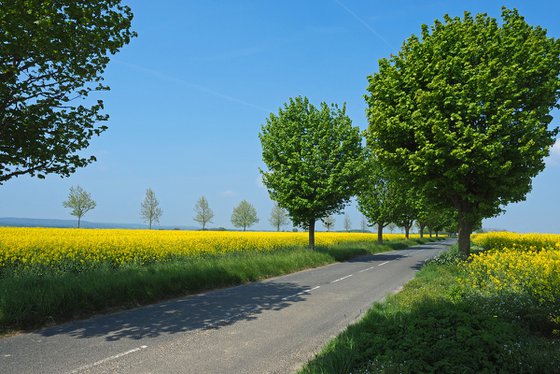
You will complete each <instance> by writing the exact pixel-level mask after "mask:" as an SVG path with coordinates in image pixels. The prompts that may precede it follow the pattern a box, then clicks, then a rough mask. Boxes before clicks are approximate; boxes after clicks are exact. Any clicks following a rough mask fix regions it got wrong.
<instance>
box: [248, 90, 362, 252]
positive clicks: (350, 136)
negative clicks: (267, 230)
mask: <svg viewBox="0 0 560 374" xmlns="http://www.w3.org/2000/svg"><path fill="white" fill-rule="evenodd" d="M259 137H260V140H261V144H262V150H263V160H264V162H265V164H266V166H267V168H268V171H263V170H261V173H262V175H263V182H264V184H265V186H266V187H267V188H268V191H269V193H270V196H271V198H272V200H274V201H277V202H278V205H280V206H281V207H282V208H285V209H286V210H287V211H288V214H289V215H290V218H291V220H292V222H293V223H294V224H295V225H298V226H302V227H304V228H307V229H309V247H310V248H314V245H315V222H316V220H318V219H321V218H324V217H327V216H329V215H331V214H334V213H338V212H339V211H340V210H342V209H343V208H344V206H345V204H346V203H347V202H348V201H349V200H350V198H351V197H352V196H353V195H355V194H356V192H357V191H358V190H359V188H360V183H359V182H360V181H361V178H362V176H363V175H362V174H363V166H364V150H363V147H362V144H361V142H362V137H361V135H360V131H359V129H358V128H357V127H354V126H352V121H351V120H350V118H349V117H348V116H347V115H346V110H345V106H343V107H342V108H341V109H340V108H338V107H337V106H336V105H332V106H328V105H327V104H326V103H321V105H320V107H319V108H316V107H315V106H313V105H312V104H310V103H309V100H308V99H307V98H303V97H296V98H295V99H290V101H289V102H288V103H286V104H285V105H284V108H281V109H280V110H279V112H278V114H277V115H275V114H271V115H270V117H269V118H268V119H267V121H266V124H265V125H263V126H262V130H261V133H260V134H259Z"/></svg>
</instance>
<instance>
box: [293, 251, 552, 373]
mask: <svg viewBox="0 0 560 374" xmlns="http://www.w3.org/2000/svg"><path fill="white" fill-rule="evenodd" d="M461 271H462V267H461V264H460V262H458V261H456V260H455V259H454V256H453V255H447V256H444V257H443V258H442V259H441V260H440V261H434V262H432V263H430V264H428V265H426V266H425V267H424V268H423V269H422V270H421V271H420V272H418V274H417V276H416V277H415V279H414V280H412V281H411V282H409V283H408V284H407V285H406V286H405V287H404V288H403V290H402V291H401V292H400V293H398V294H395V295H391V296H389V297H388V298H387V299H386V300H385V301H384V302H382V303H376V304H374V305H373V307H372V308H371V309H370V310H369V311H368V312H367V313H366V314H365V316H364V317H363V318H362V319H361V320H360V321H359V322H358V323H356V324H354V325H352V326H350V327H349V328H347V329H346V330H345V331H344V332H343V333H342V334H340V335H339V336H338V337H336V338H335V339H334V340H332V341H331V342H329V343H328V344H327V345H326V346H325V347H324V348H323V350H322V352H321V353H319V354H318V355H317V356H316V358H315V359H313V360H312V361H310V362H308V363H307V365H306V366H305V367H304V368H303V370H302V371H301V373H434V372H441V373H479V372H485V373H493V372H503V373H558V372H560V339H558V338H556V339H554V338H553V337H552V336H548V337H545V336H543V333H542V332H543V330H542V329H539V328H542V327H543V326H542V325H539V324H538V323H537V324H535V323H534V322H535V320H537V319H540V320H541V321H542V319H543V318H545V319H546V316H542V315H541V316H539V315H538V313H537V314H534V313H533V314H532V311H531V310H527V309H517V310H516V307H515V306H512V307H504V305H503V303H508V300H509V299H508V298H507V297H505V298H504V297H494V298H484V297H474V296H472V295H470V296H469V295H467V294H465V292H463V290H464V287H463V286H462V284H461V283H460V277H459V276H458V275H460V274H461ZM500 303H502V304H500ZM510 306H511V305H510ZM499 308H501V309H503V310H509V312H508V313H497V312H496V310H499ZM512 312H513V313H512ZM531 318H532V319H533V321H531ZM535 326H538V327H537V328H536V329H535Z"/></svg>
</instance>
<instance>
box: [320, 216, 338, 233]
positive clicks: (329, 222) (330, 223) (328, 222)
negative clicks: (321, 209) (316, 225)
mask: <svg viewBox="0 0 560 374" xmlns="http://www.w3.org/2000/svg"><path fill="white" fill-rule="evenodd" d="M321 221H322V222H323V226H325V228H326V229H327V231H331V230H332V229H333V227H334V224H335V222H336V221H335V219H334V217H333V216H326V217H325V218H323V219H321Z"/></svg>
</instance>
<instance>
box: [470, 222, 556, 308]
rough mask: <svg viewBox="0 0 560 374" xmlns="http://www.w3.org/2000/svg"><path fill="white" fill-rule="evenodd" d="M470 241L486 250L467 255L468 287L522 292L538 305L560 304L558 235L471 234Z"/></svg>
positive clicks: (493, 290) (491, 290)
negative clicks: (469, 256) (468, 262)
mask: <svg viewBox="0 0 560 374" xmlns="http://www.w3.org/2000/svg"><path fill="white" fill-rule="evenodd" d="M473 242H474V243H475V244H478V245H480V246H482V247H484V248H485V249H487V251H484V252H481V253H479V254H475V255H473V256H472V258H471V260H472V261H471V262H470V264H469V265H468V272H469V283H470V284H471V286H473V287H474V288H476V289H479V290H482V291H484V290H486V291H490V292H514V293H519V292H521V293H525V294H527V295H529V296H530V297H531V298H532V299H533V300H534V301H535V302H537V303H540V304H543V303H546V304H550V305H555V304H556V305H558V303H560V235H557V234H516V233H507V232H500V233H487V234H477V235H474V236H473Z"/></svg>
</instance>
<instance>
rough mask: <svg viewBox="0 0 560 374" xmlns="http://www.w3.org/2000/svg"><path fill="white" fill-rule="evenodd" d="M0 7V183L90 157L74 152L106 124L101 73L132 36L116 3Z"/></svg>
mask: <svg viewBox="0 0 560 374" xmlns="http://www.w3.org/2000/svg"><path fill="white" fill-rule="evenodd" d="M1 7H2V11H1V12H0V30H2V32H0V184H2V183H4V182H6V181H7V180H9V179H11V178H13V177H17V176H19V175H23V174H29V175H32V176H37V177H39V178H44V177H45V175H46V174H49V173H56V174H59V175H61V176H68V175H70V174H71V173H73V172H74V171H75V170H76V168H79V167H84V166H86V165H88V164H89V163H91V162H93V161H95V157H94V156H89V157H86V156H83V155H82V154H80V153H79V151H80V150H81V149H83V148H85V147H87V146H88V145H89V141H90V139H91V138H92V137H93V136H96V135H99V134H100V133H101V132H103V131H104V130H105V129H106V126H104V125H98V123H100V122H104V121H107V119H108V116H107V115H106V114H104V113H103V102H102V101H101V100H97V101H93V102H92V101H91V100H87V101H84V100H79V101H78V100H76V99H85V98H86V97H87V96H88V94H89V93H90V92H91V91H92V90H93V91H98V90H108V87H107V86H104V85H103V84H101V82H102V80H103V77H102V73H103V72H104V70H105V67H106V66H107V63H108V62H109V55H111V54H115V53H117V52H118V51H119V49H120V48H121V47H122V46H123V45H125V44H127V43H128V42H129V41H130V39H131V38H132V37H134V36H135V35H136V34H135V33H134V32H133V31H131V29H130V28H131V21H132V12H131V10H130V8H129V7H128V6H124V5H121V4H120V0H78V1H76V0H58V1H52V0H4V1H2V4H1Z"/></svg>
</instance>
